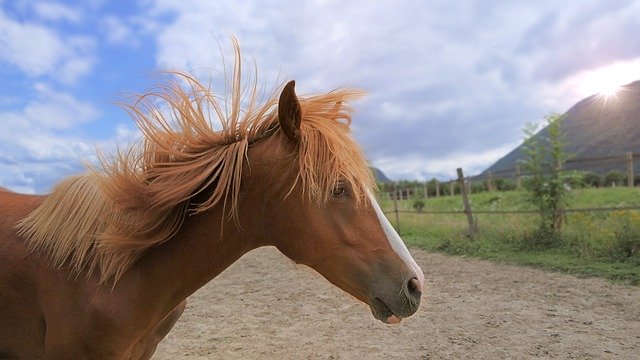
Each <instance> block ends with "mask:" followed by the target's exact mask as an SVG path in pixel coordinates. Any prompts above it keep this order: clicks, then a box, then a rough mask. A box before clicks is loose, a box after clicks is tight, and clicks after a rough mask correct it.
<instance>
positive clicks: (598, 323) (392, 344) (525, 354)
mask: <svg viewBox="0 0 640 360" xmlns="http://www.w3.org/2000/svg"><path fill="white" fill-rule="evenodd" d="M412 253H413V254H414V257H415V258H416V261H417V262H418V264H419V265H420V266H421V267H422V269H423V270H424V272H425V275H426V276H427V291H426V294H424V295H423V305H422V306H421V308H420V310H419V311H418V313H416V315H414V316H413V317H411V318H408V319H405V320H403V322H402V323H401V324H399V325H396V326H392V325H385V324H383V323H381V322H378V321H376V320H375V319H373V317H372V315H371V313H370V311H369V308H368V307H367V306H366V305H363V304H361V303H359V302H357V301H356V300H354V299H353V298H351V297H349V296H348V295H346V294H344V293H343V292H341V290H339V289H337V288H335V287H333V286H332V285H330V284H329V283H328V282H327V281H326V280H324V279H323V278H322V277H320V275H318V274H316V273H315V272H313V271H312V270H310V269H308V268H306V267H303V266H298V265H295V264H293V263H292V262H291V261H289V260H288V259H287V258H285V257H284V256H283V255H281V254H280V253H278V252H277V251H276V250H275V249H273V248H264V249H259V250H256V251H254V252H251V253H249V254H247V255H245V256H244V257H243V258H242V259H240V261H238V262H236V263H235V264H234V265H233V266H231V267H230V268H229V269H227V270H226V271H225V272H224V273H223V274H221V275H220V276H219V277H217V278H215V279H214V280H213V281H211V282H210V283H209V284H208V285H207V286H205V287H203V288H202V289H200V290H199V291H198V292H196V293H195V294H194V295H193V296H191V297H190V298H189V302H188V305H187V309H186V311H185V313H184V314H183V315H182V318H181V319H180V321H179V322H178V323H177V324H176V326H175V327H174V328H173V330H172V331H171V332H170V333H169V335H168V336H167V338H166V339H165V340H163V342H162V343H161V344H160V345H159V347H158V349H157V351H156V354H155V355H154V357H153V359H155V360H161V359H461V358H473V359H511V358H542V359H544V358H554V359H640V288H638V287H624V286H618V285H613V284H610V283H608V282H606V281H604V280H599V279H578V278H575V277H572V276H568V275H560V274H555V273H549V272H545V271H540V270H537V269H529V268H523V267H516V266H509V265H499V264H493V263H490V262H486V261H481V260H475V259H468V258H467V259H465V258H460V257H450V256H445V255H441V254H430V253H427V252H424V251H420V250H412Z"/></svg>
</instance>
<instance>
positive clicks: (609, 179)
mask: <svg viewBox="0 0 640 360" xmlns="http://www.w3.org/2000/svg"><path fill="white" fill-rule="evenodd" d="M626 181H627V176H626V175H625V174H623V173H622V172H620V171H618V170H613V171H609V172H608V173H606V174H605V176H604V185H605V186H624V185H625V184H626Z"/></svg>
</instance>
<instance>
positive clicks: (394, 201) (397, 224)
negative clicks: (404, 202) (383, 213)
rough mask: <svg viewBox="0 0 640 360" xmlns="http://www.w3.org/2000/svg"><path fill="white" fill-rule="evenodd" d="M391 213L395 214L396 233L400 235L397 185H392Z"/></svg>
mask: <svg viewBox="0 0 640 360" xmlns="http://www.w3.org/2000/svg"><path fill="white" fill-rule="evenodd" d="M393 212H395V213H396V231H397V232H398V235H400V212H399V211H398V184H397V183H395V182H394V183H393Z"/></svg>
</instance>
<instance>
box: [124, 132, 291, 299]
mask: <svg viewBox="0 0 640 360" xmlns="http://www.w3.org/2000/svg"><path fill="white" fill-rule="evenodd" d="M273 141H274V140H265V141H264V144H260V145H257V146H255V147H254V148H252V149H250V151H249V153H248V156H247V158H248V160H245V161H246V162H248V164H247V166H246V167H245V171H244V174H243V179H242V184H243V185H242V190H241V194H240V199H239V202H238V208H237V219H234V218H230V217H229V211H228V210H229V209H228V208H227V209H225V208H224V207H223V206H222V205H221V204H220V205H217V206H214V207H213V208H211V209H210V210H207V211H205V212H203V213H200V214H197V215H192V216H188V217H187V219H186V220H185V222H184V224H183V225H182V226H181V228H180V230H179V231H178V233H176V235H174V236H173V237H172V238H171V239H170V240H168V241H167V242H166V243H164V244H162V245H160V246H157V247H155V248H152V249H149V250H148V251H146V252H145V254H144V255H143V256H142V257H141V258H140V260H139V261H138V262H137V263H136V264H135V265H134V267H133V268H132V269H131V270H132V272H131V273H130V277H131V278H132V279H133V281H134V282H135V283H137V287H138V289H139V290H140V293H141V294H144V296H145V297H146V298H148V299H157V301H159V302H160V303H161V304H163V307H166V308H167V309H171V308H173V306H175V305H177V304H178V303H180V302H181V301H182V300H184V299H185V298H187V297H188V296H189V295H191V294H192V293H193V292H195V291H196V290H197V289H199V288H200V287H202V286H203V285H204V284H206V283H207V282H209V281H210V280H211V279H213V278H214V277H215V276H217V275H218V274H220V273H221V272H222V271H223V270H224V269H226V268H227V267H228V266H229V265H231V264H232V263H233V262H235V261H236V260H237V259H239V258H240V257H241V256H242V255H244V254H245V253H247V252H248V251H250V250H252V249H255V248H257V247H260V246H263V245H269V241H270V239H269V236H267V234H266V233H265V224H264V219H265V218H266V216H265V212H266V211H268V203H269V201H277V199H274V196H275V195H274V191H278V192H282V189H283V187H282V186H273V182H270V181H266V179H268V178H274V175H273V174H274V172H275V173H280V171H278V170H277V169H283V171H286V170H284V169H286V168H290V166H287V164H286V161H283V159H284V158H285V157H284V156H276V157H273V156H272V155H268V154H269V152H271V153H273V152H274V150H273V149H274V146H273V143H272V142H273ZM270 143H271V144H270ZM278 148H279V147H275V149H276V151H277V149H278ZM269 149H272V150H269ZM278 159H279V160H278ZM288 161H290V160H288ZM279 175H280V177H278V176H276V179H277V180H276V181H275V183H276V184H280V183H281V182H282V181H283V180H284V179H283V178H282V177H284V176H285V175H283V174H281V173H280V174H279ZM285 183H288V184H289V186H290V184H291V183H290V182H288V181H285ZM121 281H125V282H126V281H127V279H126V275H125V277H124V278H123V279H122V280H121ZM163 311H164V310H163Z"/></svg>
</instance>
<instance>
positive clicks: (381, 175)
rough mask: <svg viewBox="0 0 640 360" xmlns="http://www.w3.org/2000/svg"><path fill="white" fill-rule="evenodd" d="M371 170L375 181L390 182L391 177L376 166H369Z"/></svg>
mask: <svg viewBox="0 0 640 360" xmlns="http://www.w3.org/2000/svg"><path fill="white" fill-rule="evenodd" d="M371 171H372V172H373V176H374V177H375V178H376V181H377V182H379V183H390V182H392V181H391V179H389V178H388V177H387V176H386V175H385V174H384V173H383V172H382V170H380V169H378V168H376V167H373V166H372V167H371Z"/></svg>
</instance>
